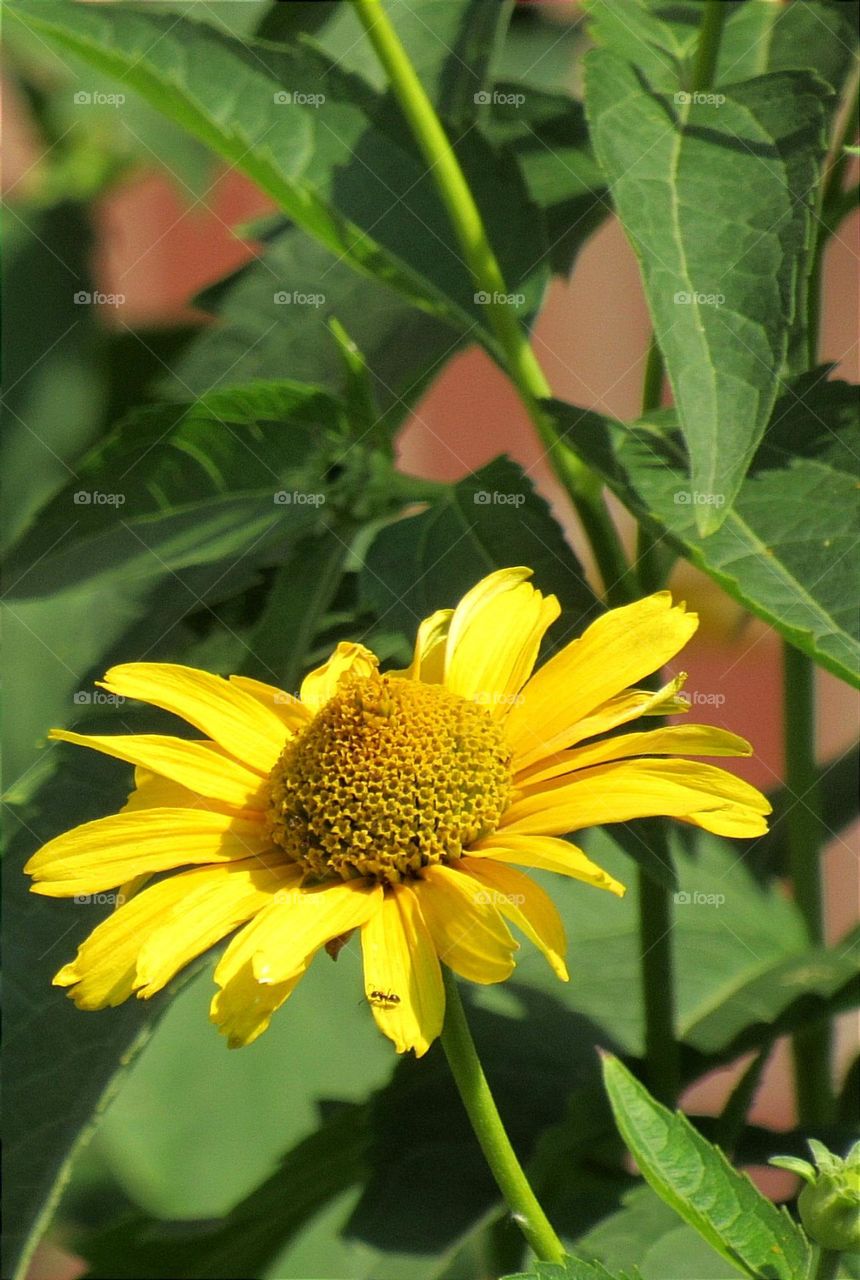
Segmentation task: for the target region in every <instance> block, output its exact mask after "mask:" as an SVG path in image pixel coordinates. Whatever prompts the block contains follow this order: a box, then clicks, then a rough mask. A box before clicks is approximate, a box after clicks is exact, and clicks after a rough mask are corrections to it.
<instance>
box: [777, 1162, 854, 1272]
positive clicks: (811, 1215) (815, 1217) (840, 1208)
mask: <svg viewBox="0 0 860 1280" xmlns="http://www.w3.org/2000/svg"><path fill="white" fill-rule="evenodd" d="M809 1148H810V1150H811V1151H812V1154H813V1157H814V1159H815V1164H816V1165H817V1166H818V1167H817V1169H816V1168H815V1167H813V1165H811V1164H809V1162H808V1161H806V1160H798V1159H796V1158H795V1157H793V1156H776V1157H775V1158H774V1159H773V1160H771V1162H770V1163H771V1164H774V1165H777V1167H778V1168H780V1169H790V1170H791V1172H792V1173H796V1174H799V1176H800V1177H801V1178H803V1179H804V1180H805V1182H806V1186H805V1187H804V1188H803V1190H802V1191H801V1193H800V1196H799V1197H798V1201H797V1208H798V1211H799V1213H800V1221H801V1222H802V1223H803V1225H804V1227H805V1229H806V1232H807V1234H808V1235H809V1237H810V1239H811V1240H814V1241H815V1243H816V1244H819V1245H821V1247H822V1248H823V1249H834V1250H839V1251H848V1250H857V1249H860V1142H856V1143H855V1144H854V1146H853V1147H852V1148H851V1150H850V1151H849V1152H848V1155H847V1156H846V1157H845V1159H844V1160H843V1159H841V1158H840V1157H839V1156H835V1155H833V1153H832V1152H831V1151H828V1150H827V1148H826V1147H825V1146H824V1145H823V1144H822V1143H820V1142H816V1141H815V1139H814V1138H812V1139H810V1141H809Z"/></svg>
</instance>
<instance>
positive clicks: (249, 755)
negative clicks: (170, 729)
mask: <svg viewBox="0 0 860 1280" xmlns="http://www.w3.org/2000/svg"><path fill="white" fill-rule="evenodd" d="M99 683H100V684H101V685H102V687H103V688H105V689H107V690H109V692H111V693H116V694H118V695H119V696H120V697H123V698H136V699H138V700H139V701H141V702H151V703H152V704H153V706H156V707H162V708H163V709H164V710H165V711H172V712H173V714H174V715H177V716H182V718H183V720H187V721H188V723H189V724H193V725H194V726H195V727H196V728H198V729H200V730H202V732H203V733H204V734H205V735H206V737H207V738H211V739H212V741H213V742H217V743H218V744H219V746H221V747H223V748H224V750H225V751H226V752H228V754H229V755H231V756H233V757H234V758H235V759H236V760H240V761H242V763H243V764H245V765H249V766H250V767H251V768H253V769H256V770H257V771H258V772H259V773H263V774H266V773H268V772H269V771H270V770H271V768H272V767H273V765H274V763H275V761H276V760H277V758H278V756H279V755H280V754H281V751H282V750H283V747H284V742H285V741H286V734H285V733H284V725H283V721H281V720H280V719H279V718H278V716H276V715H275V713H274V711H273V710H272V709H270V708H268V707H264V706H263V704H262V703H261V702H260V701H259V700H258V699H257V698H253V697H251V695H250V694H248V693H245V692H244V690H242V689H238V688H236V686H235V685H231V684H230V682H229V681H228V680H224V679H223V678H222V677H221V676H213V675H210V673H209V672H208V671H197V670H196V669H195V668H194V667H180V666H175V665H173V664H170V663H166V662H129V663H126V664H125V665H124V666H120V667H111V669H110V671H109V672H108V673H107V675H106V676H105V678H104V680H102V681H99Z"/></svg>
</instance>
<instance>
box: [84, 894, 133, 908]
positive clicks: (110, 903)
mask: <svg viewBox="0 0 860 1280" xmlns="http://www.w3.org/2000/svg"><path fill="white" fill-rule="evenodd" d="M75 902H77V903H78V905H79V906H85V907H121V906H122V904H123V903H124V902H125V894H124V893H76V894H75Z"/></svg>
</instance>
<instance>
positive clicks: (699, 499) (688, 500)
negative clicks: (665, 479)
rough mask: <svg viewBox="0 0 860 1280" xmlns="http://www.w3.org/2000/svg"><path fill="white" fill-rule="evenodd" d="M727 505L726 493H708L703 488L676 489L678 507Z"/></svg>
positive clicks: (676, 504)
mask: <svg viewBox="0 0 860 1280" xmlns="http://www.w3.org/2000/svg"><path fill="white" fill-rule="evenodd" d="M725 505H726V495H725V494H724V493H706V492H705V491H704V490H701V489H676V490H675V506H676V507H724V506H725Z"/></svg>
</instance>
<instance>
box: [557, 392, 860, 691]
mask: <svg viewBox="0 0 860 1280" xmlns="http://www.w3.org/2000/svg"><path fill="white" fill-rule="evenodd" d="M556 411H557V414H558V420H559V423H560V426H561V429H562V430H563V431H566V430H570V431H571V433H572V432H573V431H574V430H575V431H576V442H577V448H578V449H579V450H580V451H581V453H582V455H583V456H584V457H585V459H586V461H588V462H589V463H590V464H591V466H593V467H594V468H595V469H596V470H597V471H598V472H599V473H600V474H601V475H602V476H603V478H604V479H605V480H606V482H607V484H609V485H610V487H611V488H612V489H613V490H614V491H615V492H616V493H617V495H618V496H619V498H620V499H621V501H622V502H623V503H624V504H625V506H627V507H628V508H629V510H630V511H632V512H633V514H634V515H636V516H637V518H639V519H641V520H644V521H645V522H646V523H647V524H649V525H650V526H651V527H652V528H653V529H655V530H656V532H657V533H658V534H660V535H662V536H664V537H665V538H666V539H667V540H668V542H669V543H670V544H671V545H672V546H674V547H675V548H676V549H677V550H678V551H680V553H681V554H682V555H685V556H686V557H687V559H689V560H691V561H692V562H693V564H695V565H696V566H697V567H698V568H700V569H702V570H703V571H704V572H705V573H707V574H708V575H709V576H710V577H711V578H713V579H714V580H715V581H716V582H718V583H719V585H720V586H721V587H723V589H724V590H725V591H727V592H728V594H729V595H730V596H732V597H733V598H734V599H735V600H737V601H738V602H739V603H740V604H743V605H745V606H746V607H747V608H748V609H750V610H751V611H752V612H753V613H755V614H757V615H758V616H759V617H760V618H763V619H764V621H765V622H769V623H770V624H771V626H773V627H775V628H776V630H777V631H779V632H780V634H781V635H783V636H784V637H785V638H786V640H788V641H789V642H790V643H791V644H794V645H795V646H796V647H797V648H798V649H801V650H802V651H803V652H804V653H807V654H809V656H810V657H811V658H814V659H815V661H816V662H818V663H820V665H821V666H823V667H826V668H827V669H828V670H829V671H832V672H833V673H834V675H837V676H839V677H840V678H841V679H843V680H847V681H849V682H850V683H851V684H857V683H858V682H860V641H858V638H857V605H858V601H860V581H858V569H860V565H858V561H857V557H856V555H855V554H854V552H855V549H856V542H857V523H856V500H857V456H858V453H860V449H858V447H857V442H858V423H857V417H858V414H857V402H856V398H855V396H854V392H853V390H852V388H850V387H848V386H847V385H846V384H844V383H839V382H834V383H824V382H823V380H822V373H821V371H814V372H812V373H810V374H808V375H806V376H805V377H804V378H802V379H799V380H798V381H797V382H796V383H795V384H793V385H790V386H788V387H787V389H786V393H785V395H784V396H783V398H782V399H781V400H780V401H779V402H778V404H777V407H776V409H775V411H774V414H773V418H772V423H771V426H770V427H769V428H768V433H767V436H766V437H765V440H764V442H763V444H762V446H761V448H760V450H759V452H758V455H757V456H756V458H755V460H754V463H753V467H752V471H751V474H750V475H749V476H748V478H747V479H746V481H745V482H744V484H743V486H742V488H741V490H740V492H739V494H738V497H737V500H736V502H735V506H734V509H733V510H731V511H729V512H728V514H727V515H726V518H725V523H724V525H723V527H722V528H721V529H720V530H719V532H717V533H715V534H712V535H711V536H710V537H708V538H702V537H701V536H700V535H699V533H698V531H697V529H696V522H695V515H694V508H695V503H696V502H698V501H700V500H708V501H710V500H711V499H712V498H713V496H714V495H712V494H707V493H703V492H702V491H700V490H697V489H696V488H695V485H694V483H693V482H691V481H690V479H689V478H688V476H687V474H686V471H685V468H684V456H683V449H682V447H681V445H680V442H679V441H678V439H677V437H676V436H675V435H674V434H673V431H672V428H673V426H674V415H673V414H672V413H671V412H666V413H661V414H655V415H652V416H651V417H650V418H649V420H648V421H647V422H645V423H642V424H639V425H637V426H635V427H629V428H621V427H618V426H616V425H614V424H611V423H607V422H606V421H605V420H604V421H601V420H600V419H599V418H597V416H596V415H594V414H583V412H582V411H581V410H578V409H577V410H572V409H571V408H570V406H568V407H566V408H561V407H558V406H557V409H556Z"/></svg>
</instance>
